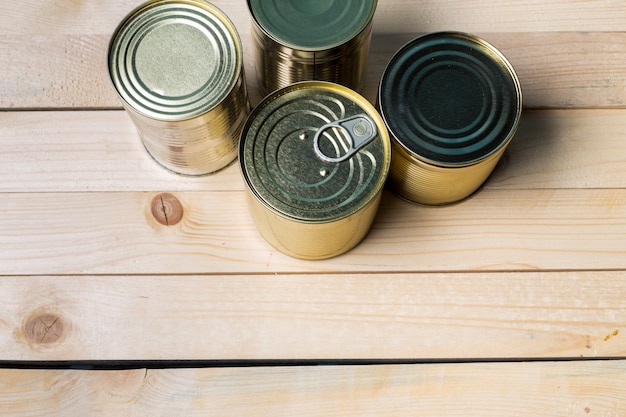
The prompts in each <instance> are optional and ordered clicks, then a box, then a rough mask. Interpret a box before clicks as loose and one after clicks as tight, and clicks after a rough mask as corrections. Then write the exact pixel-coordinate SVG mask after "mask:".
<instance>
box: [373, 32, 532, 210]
mask: <svg viewBox="0 0 626 417" xmlns="http://www.w3.org/2000/svg"><path fill="white" fill-rule="evenodd" d="M378 105H379V108H380V111H381V114H382V116H383V119H384V120H385V123H386V125H387V127H388V128H389V131H390V136H391V141H392V152H393V161H392V167H391V171H390V175H389V184H390V186H391V188H392V189H393V190H394V191H395V192H396V193H397V194H399V195H400V196H401V197H403V198H406V199H408V200H410V201H413V202H416V203H420V204H427V205H442V204H450V203H454V202H458V201H460V200H463V199H464V198H466V197H468V196H470V195H471V194H472V193H474V192H475V191H477V190H478V189H479V188H480V187H481V185H482V184H484V182H485V181H486V180H487V178H488V177H489V175H490V174H491V173H492V172H493V170H494V168H495V166H496V165H497V163H498V161H499V159H500V157H501V156H502V154H503V153H504V152H505V150H506V148H507V146H508V144H509V143H510V141H511V140H512V139H513V137H514V135H515V132H516V130H517V126H518V124H519V119H520V116H521V111H522V96H521V87H520V83H519V80H518V78H517V75H516V74H515V71H514V70H513V67H512V66H511V64H510V63H509V62H508V61H507V60H506V58H505V57H504V56H503V55H502V54H501V53H500V52H499V51H498V50H497V49H496V48H495V47H493V46H492V45H490V44H488V43H487V42H486V41H484V40H482V39H480V38H477V37H475V36H472V35H468V34H463V33H458V32H441V33H434V34H430V35H426V36H423V37H420V38H417V39H415V40H413V41H411V42H409V43H408V44H407V45H405V46H404V47H403V48H401V49H400V50H399V51H398V52H397V53H396V55H395V56H394V57H393V58H392V60H391V61H390V63H389V65H388V67H387V68H386V70H385V72H384V73H383V77H382V79H381V84H380V90H379V97H378Z"/></svg>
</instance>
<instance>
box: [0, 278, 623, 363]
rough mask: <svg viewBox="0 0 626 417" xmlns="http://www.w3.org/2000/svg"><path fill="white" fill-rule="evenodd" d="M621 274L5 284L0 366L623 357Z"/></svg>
mask: <svg viewBox="0 0 626 417" xmlns="http://www.w3.org/2000/svg"><path fill="white" fill-rule="evenodd" d="M622 277H623V272H621V271H617V272H597V271H596V272H594V271H590V272H507V273H485V272H480V273H462V274H445V273H411V274H398V273H384V274H382V273H381V274H375V273H365V274H313V275H306V274H305V275H302V274H298V275H293V274H291V275H290V274H284V275H283V274H281V275H270V274H263V275H232V274H225V275H209V274H207V275H180V274H177V275H147V276H124V275H122V276H82V275H77V276H30V277H28V276H5V277H1V278H0V301H1V302H0V352H2V354H1V355H0V361H1V360H5V361H6V360H12V361H20V360H30V361H49V360H56V361H73V360H96V361H97V360H109V361H115V360H180V359H185V360H267V359H279V360H280V359H294V360H298V359H305V360H319V359H326V360H338V361H341V360H342V359H364V360H372V359H374V360H376V359H378V360H395V359H408V360H415V359H417V360H424V359H428V360H433V359H436V360H443V361H446V360H448V359H451V358H456V359H459V358H463V359H467V360H473V359H492V358H511V359H518V358H563V357H565V358H579V357H584V358H597V357H624V356H626V299H625V297H623V295H624V293H625V292H626V282H625V281H624V280H623V279H621V278H622ZM40 321H43V323H40ZM33 323H34V324H35V325H36V326H38V327H39V328H40V329H41V330H42V331H41V332H39V333H35V334H33V332H32V331H31V329H32V327H33ZM53 324H54V326H53Z"/></svg>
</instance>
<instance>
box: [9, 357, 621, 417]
mask: <svg viewBox="0 0 626 417" xmlns="http://www.w3.org/2000/svg"><path fill="white" fill-rule="evenodd" d="M624 387H626V364H625V363H624V362H623V361H618V362H582V363H541V364H538V363H511V364H509V363H506V364H448V365H405V366H363V367H335V366H332V367H315V368H299V367H296V368H287V369H281V368H251V369H178V370H143V369H138V370H129V371H113V372H102V371H101V372H98V371H38V370H34V371H16V370H1V371H0V388H4V389H3V391H4V394H3V395H0V407H2V409H3V414H4V415H5V416H9V417H22V416H29V417H38V416H42V417H43V416H50V415H55V416H56V415H63V416H65V417H73V416H75V417H79V416H80V417H82V416H85V415H89V416H110V415H124V416H128V417H135V416H137V417H138V416H146V415H149V416H179V415H184V416H189V417H193V416H206V415H220V416H224V417H227V416H233V417H235V416H236V417H240V416H249V415H254V416H273V417H280V416H289V417H292V416H299V417H308V416H316V417H320V416H322V417H325V416H327V417H331V416H338V415H341V416H347V417H350V416H355V417H356V416H372V417H373V416H377V417H378V416H394V417H408V416H415V415H416V414H420V415H429V416H442V417H443V416H453V415H463V416H477V417H478V416H480V417H484V416H497V417H514V416H520V415H531V416H555V417H556V416H563V417H565V416H568V417H569V416H611V417H613V416H622V415H624V413H626V402H625V401H624V398H625V397H626V390H625V388H624Z"/></svg>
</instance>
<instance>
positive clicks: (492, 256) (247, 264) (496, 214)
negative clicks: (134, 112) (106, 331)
mask: <svg viewBox="0 0 626 417" xmlns="http://www.w3.org/2000/svg"><path fill="white" fill-rule="evenodd" d="M175 195H176V197H177V198H178V199H179V200H180V201H181V203H182V205H183V208H184V212H185V217H184V218H183V219H182V221H181V222H180V223H179V224H177V225H175V226H171V227H167V226H162V225H160V224H159V223H158V222H157V221H156V220H155V219H154V218H153V217H152V215H151V212H150V207H151V201H152V199H153V198H154V196H155V194H154V193H134V192H129V193H69V194H64V193H42V194H30V193H18V194H5V195H4V196H3V200H2V216H1V217H0V230H3V233H2V235H0V274H5V275H6V274H23V275H32V274H76V273H96V274H112V273H115V274H118V273H119V274H144V273H181V274H186V273H206V272H209V273H274V272H297V271H301V272H309V273H311V272H327V271H343V272H354V271H376V272H382V271H449V272H455V271H457V272H458V271H476V270H496V271H504V270H535V269H540V270H572V271H575V270H590V269H626V256H625V255H626V191H625V190H624V189H599V190H596V189H593V190H560V189H559V190H515V191H509V190H490V189H485V190H483V191H482V192H479V193H478V194H477V195H476V196H474V197H473V198H470V199H469V200H467V201H465V202H463V203H460V204H457V205H452V206H448V207H421V206H416V205H413V204H410V203H407V202H405V201H403V200H400V199H399V198H397V197H395V196H394V195H392V194H390V193H385V195H384V196H383V199H382V202H381V207H380V210H379V214H378V216H377V218H376V221H375V223H374V226H373V228H372V230H371V231H370V233H369V235H368V236H367V237H366V238H365V241H363V242H362V243H361V244H360V245H358V246H357V247H356V248H355V249H353V250H352V251H350V252H349V253H348V254H346V255H343V256H339V257H337V258H333V259H330V260H327V261H324V262H314V261H301V260H296V259H293V258H289V257H288V256H286V255H282V254H280V253H278V252H277V251H275V250H274V249H273V248H271V247H270V246H269V245H268V244H267V243H266V242H265V241H264V240H263V239H262V238H261V237H260V235H259V234H258V232H257V231H256V228H255V226H254V224H253V223H252V220H251V217H250V214H249V212H248V208H247V205H246V200H245V194H244V192H243V191H240V192H219V191H217V192H184V193H177V194H175ZM70 221H71V224H72V227H71V228H70V227H68V222H70ZM407 225H410V227H407Z"/></svg>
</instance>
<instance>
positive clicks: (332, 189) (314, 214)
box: [239, 81, 391, 222]
mask: <svg viewBox="0 0 626 417" xmlns="http://www.w3.org/2000/svg"><path fill="white" fill-rule="evenodd" d="M360 115H365V116H366V117H367V118H368V120H371V121H373V123H374V125H375V126H373V127H375V132H372V133H373V139H372V140H371V141H368V142H367V143H366V144H364V145H363V147H361V148H359V149H358V151H356V152H354V154H352V155H349V157H348V158H346V159H345V160H341V161H340V162H329V161H328V160H325V159H324V158H322V157H320V156H321V155H320V153H316V149H315V144H314V138H315V137H316V134H317V133H318V132H320V133H321V136H323V139H322V140H320V142H319V147H320V151H321V153H322V154H323V155H326V156H329V157H337V158H340V157H342V156H345V155H346V154H347V150H348V149H350V144H349V143H348V142H349V138H347V137H346V136H344V135H343V134H342V133H341V129H335V128H327V127H326V126H329V124H332V123H333V122H336V121H339V120H354V119H351V118H352V117H353V116H360ZM348 124H349V122H348ZM364 129H365V130H368V129H367V127H363V126H361V124H360V121H359V120H357V121H355V122H354V131H355V132H356V134H357V135H358V134H362V133H364ZM370 132H371V130H370ZM318 137H319V136H318ZM390 154H391V151H390V143H389V137H388V133H387V130H386V129H385V127H384V124H383V122H382V119H381V118H380V116H379V115H378V113H377V112H376V110H375V109H374V107H373V106H371V105H370V104H369V103H368V102H367V100H365V99H364V98H362V97H361V96H359V95H358V94H356V93H354V92H352V90H349V89H347V88H345V87H342V86H339V85H336V84H331V83H326V82H321V81H309V82H303V83H299V84H294V85H292V86H289V87H286V88H284V89H282V90H279V91H277V92H275V93H273V94H271V95H270V96H268V97H266V98H265V99H264V100H263V101H262V102H261V103H260V104H259V105H258V106H257V107H256V108H255V110H254V111H253V112H252V114H251V115H250V117H249V118H248V121H247V122H246V125H245V126H244V130H243V133H242V137H241V141H240V144H239V161H240V164H241V168H242V173H243V176H244V178H245V180H246V182H247V183H248V185H249V187H250V189H251V191H252V192H253V193H254V194H255V195H256V196H257V197H258V198H259V200H261V201H262V202H263V203H264V204H265V205H266V206H268V207H269V208H270V209H272V210H273V211H276V212H278V213H281V214H282V215H284V216H286V217H288V218H291V219H296V220H301V221H313V222H316V221H319V222H325V221H332V220H338V219H340V218H344V217H347V216H349V215H351V214H353V213H355V212H357V211H359V210H360V209H361V208H363V207H364V206H365V205H367V204H368V203H369V201H371V200H372V198H373V196H374V195H375V194H376V193H378V192H379V191H380V189H381V188H382V186H383V184H384V182H385V179H386V176H387V173H388V170H389V165H390Z"/></svg>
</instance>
